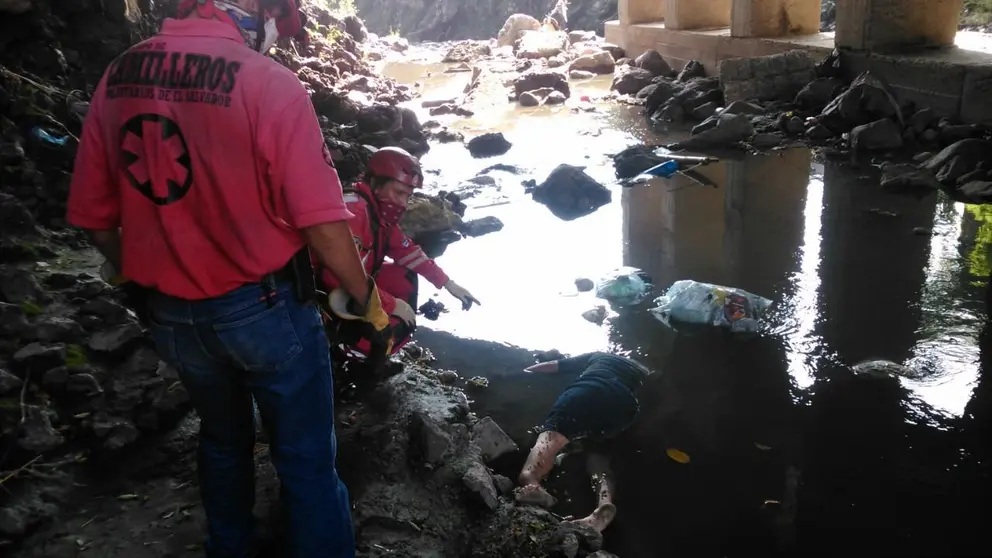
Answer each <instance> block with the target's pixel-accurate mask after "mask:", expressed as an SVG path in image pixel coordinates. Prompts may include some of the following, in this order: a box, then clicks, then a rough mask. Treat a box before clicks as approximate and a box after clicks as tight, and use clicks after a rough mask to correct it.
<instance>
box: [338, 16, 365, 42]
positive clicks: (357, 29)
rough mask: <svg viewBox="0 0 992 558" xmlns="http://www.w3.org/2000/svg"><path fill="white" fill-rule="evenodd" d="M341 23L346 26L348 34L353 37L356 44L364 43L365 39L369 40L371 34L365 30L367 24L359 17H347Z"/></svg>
mask: <svg viewBox="0 0 992 558" xmlns="http://www.w3.org/2000/svg"><path fill="white" fill-rule="evenodd" d="M341 22H342V23H343V24H344V28H345V31H347V32H348V34H349V35H351V38H352V39H354V40H355V41H356V42H359V43H364V42H365V39H367V38H368V36H369V32H368V29H366V28H365V22H364V21H362V20H361V18H359V17H358V16H356V15H354V14H349V15H346V16H344V19H342V20H341Z"/></svg>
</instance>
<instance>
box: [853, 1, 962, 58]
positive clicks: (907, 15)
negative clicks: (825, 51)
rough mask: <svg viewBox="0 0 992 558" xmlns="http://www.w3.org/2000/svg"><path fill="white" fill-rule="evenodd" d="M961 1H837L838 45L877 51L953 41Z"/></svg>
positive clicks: (939, 44) (943, 43) (936, 44)
mask: <svg viewBox="0 0 992 558" xmlns="http://www.w3.org/2000/svg"><path fill="white" fill-rule="evenodd" d="M963 5H964V0H837V31H836V34H835V41H836V44H837V46H838V47H842V48H844V47H846V48H850V49H854V50H870V51H877V52H884V51H893V50H898V49H901V48H905V47H914V46H916V47H922V46H943V45H951V44H954V37H955V35H956V34H957V31H958V18H959V17H960V16H961V9H962V7H963Z"/></svg>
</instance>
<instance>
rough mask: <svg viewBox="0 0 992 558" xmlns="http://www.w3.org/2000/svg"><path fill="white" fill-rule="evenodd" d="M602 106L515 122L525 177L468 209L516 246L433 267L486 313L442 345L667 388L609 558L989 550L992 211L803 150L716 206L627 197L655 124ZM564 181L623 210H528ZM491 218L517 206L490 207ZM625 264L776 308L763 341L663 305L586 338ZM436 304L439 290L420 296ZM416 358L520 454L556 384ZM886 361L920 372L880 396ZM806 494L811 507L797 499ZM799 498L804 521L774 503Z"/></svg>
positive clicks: (658, 195) (682, 196)
mask: <svg viewBox="0 0 992 558" xmlns="http://www.w3.org/2000/svg"><path fill="white" fill-rule="evenodd" d="M466 79H467V78H466ZM452 83H454V82H452ZM451 87H455V86H454V85H452V86H451ZM601 109H602V110H601V112H600V113H598V114H585V113H578V114H568V113H567V109H553V110H552V109H539V110H530V111H521V112H517V113H514V114H515V115H516V117H515V119H514V120H513V121H512V122H504V123H502V124H500V126H501V129H504V130H506V133H507V137H508V138H509V139H510V141H511V142H513V143H514V147H513V149H511V150H510V152H509V153H508V154H507V155H506V156H505V157H502V158H500V159H499V162H503V163H507V164H512V165H517V166H520V167H521V168H523V169H526V170H525V173H524V175H520V176H516V175H512V174H509V173H498V174H494V175H493V176H495V177H497V180H498V185H497V186H496V187H495V189H496V190H497V191H496V192H493V191H491V192H488V193H486V194H484V195H482V196H480V197H479V198H473V199H470V200H468V201H469V206H470V209H469V212H468V214H467V215H466V217H468V218H473V217H479V216H484V215H495V216H496V217H498V218H500V219H501V220H502V221H503V222H504V224H505V228H504V229H503V230H502V231H501V232H498V233H495V234H492V235H488V236H484V237H481V238H477V239H466V240H462V241H460V242H457V243H455V244H454V245H452V246H451V247H450V248H449V249H448V251H447V252H446V253H445V254H444V255H443V256H442V257H441V258H440V259H439V263H440V264H441V265H442V266H443V267H445V269H446V270H447V271H448V272H449V274H450V275H451V276H452V277H454V278H455V279H456V280H457V281H458V282H459V283H461V284H463V285H466V286H467V287H468V288H470V289H472V291H473V292H474V293H475V294H476V295H477V296H478V297H479V298H480V299H481V300H482V301H483V306H482V307H480V308H477V309H473V310H472V311H470V312H461V311H458V310H453V311H452V312H451V313H449V314H445V315H442V317H441V319H440V320H439V321H438V322H434V323H426V324H425V325H427V327H430V328H432V329H437V330H442V331H447V332H452V333H455V334H457V335H459V336H463V337H470V338H476V339H485V340H492V341H496V342H498V343H506V344H512V345H518V346H522V347H527V348H533V349H550V348H557V349H559V350H561V351H563V352H566V353H579V352H584V351H589V350H597V349H608V348H614V349H617V350H619V351H621V352H624V353H628V354H633V355H635V356H638V357H640V358H641V359H642V360H643V361H645V362H646V363H647V364H649V365H650V366H652V367H655V368H657V369H659V370H661V371H662V372H664V373H663V374H662V375H659V376H656V377H653V378H652V381H651V383H650V384H649V385H648V386H646V388H645V390H644V392H643V395H642V404H643V408H644V412H643V415H642V417H641V419H640V420H639V421H638V423H637V424H636V425H635V427H634V428H633V429H632V430H631V431H630V432H629V435H628V436H627V437H626V438H625V439H624V441H623V449H622V450H621V453H622V455H621V459H620V461H619V463H618V464H617V466H616V469H617V471H616V472H617V474H618V475H619V477H620V479H621V482H620V486H619V487H618V507H619V509H620V515H619V516H618V521H617V522H616V523H615V524H614V527H611V530H610V531H609V533H608V537H607V543H608V545H609V548H610V549H611V550H612V551H614V552H616V553H618V554H619V555H621V556H625V557H627V558H630V557H639V556H644V557H649V556H650V557H653V556H657V555H658V554H659V551H658V549H659V548H664V549H665V553H674V554H683V555H693V556H725V555H741V554H744V553H745V552H764V553H766V554H767V553H778V552H781V551H788V550H793V551H797V552H799V553H800V554H802V555H810V549H816V550H815V552H814V554H818V553H823V554H825V555H835V554H839V553H841V552H847V553H849V552H851V551H852V550H851V549H852V548H854V549H855V551H854V553H855V554H858V555H860V554H869V555H870V554H876V555H877V554H882V555H893V554H897V555H898V554H902V555H906V554H908V553H913V554H930V555H954V554H955V553H956V554H959V555H960V554H968V553H969V552H967V548H966V545H965V541H972V540H975V537H976V535H975V533H976V532H974V531H972V532H969V531H967V527H971V526H975V525H977V524H978V521H977V519H975V517H976V516H975V514H972V513H969V512H968V511H967V510H965V509H963V508H962V502H971V503H974V504H975V505H979V504H981V505H983V506H987V504H985V503H984V501H983V500H981V499H980V498H979V497H978V496H971V495H967V494H965V495H962V494H961V492H962V490H964V489H961V488H959V483H961V482H963V480H962V479H968V480H969V481H970V482H971V481H974V482H977V480H981V479H985V480H981V482H982V483H983V484H981V485H980V486H988V480H987V475H988V465H987V462H985V461H981V460H982V459H987V458H988V457H989V456H990V453H989V451H988V443H987V442H986V441H984V440H986V438H987V434H988V430H989V428H988V418H989V417H988V415H987V413H988V410H987V409H988V408H989V402H990V400H989V399H988V394H989V393H992V390H990V389H989V385H990V384H989V382H988V380H987V379H986V380H984V381H983V380H982V379H981V376H980V367H979V362H980V361H981V360H982V359H984V361H985V362H988V361H989V358H990V357H989V350H988V341H987V339H988V338H989V336H990V335H992V334H990V333H989V332H988V330H987V329H986V330H984V331H983V327H984V323H985V321H986V316H987V315H988V309H987V302H986V300H985V297H986V296H988V294H987V292H988V291H987V287H986V285H987V281H988V275H989V270H990V259H989V245H990V244H992V210H990V209H988V208H987V207H984V206H983V207H978V206H966V205H962V204H957V203H953V202H949V201H946V200H943V199H941V198H940V197H938V196H931V197H929V198H926V199H924V200H922V201H921V200H916V199H909V198H900V197H895V196H891V195H889V194H887V193H885V192H883V191H882V190H881V189H880V188H879V187H878V182H877V176H875V175H873V174H867V173H866V174H865V175H864V176H862V175H859V174H857V173H853V172H851V171H850V170H847V169H845V168H843V167H839V166H837V165H834V164H830V163H821V162H817V161H814V160H813V159H812V157H811V155H810V153H809V152H808V151H807V150H804V149H792V150H786V151H782V152H777V153H774V154H768V155H749V156H746V157H742V158H739V159H725V160H723V161H721V162H720V163H718V164H714V165H710V166H707V167H704V168H702V169H701V172H702V173H703V174H704V175H705V176H706V178H707V179H709V180H711V181H712V182H713V183H714V184H716V187H715V188H709V187H703V186H699V185H696V184H693V183H691V181H689V180H687V179H685V178H683V177H675V178H674V179H672V180H657V181H654V182H653V183H651V184H649V185H647V186H642V187H636V188H631V189H622V188H620V187H619V186H618V185H617V184H616V182H615V180H614V179H613V172H612V167H611V164H610V160H609V158H608V157H605V156H604V153H608V152H616V151H619V150H620V149H622V148H623V147H625V146H626V145H629V144H630V143H631V142H634V141H646V142H649V143H656V142H657V138H652V137H649V135H647V134H646V132H644V131H643V130H642V129H641V128H640V127H641V126H643V119H642V118H641V117H640V116H639V115H636V114H633V113H632V112H631V111H628V110H626V109H625V108H623V107H606V106H603V107H601ZM508 112H509V111H508ZM566 114H567V116H566ZM460 125H462V126H470V125H472V124H468V123H466V122H462V123H461V124H460ZM424 163H425V165H426V166H427V167H428V168H430V169H435V170H437V171H438V173H439V174H438V175H437V178H436V180H435V182H434V186H435V187H438V188H440V187H446V188H450V187H451V186H452V185H456V184H458V183H460V182H461V181H463V180H466V179H467V178H470V177H471V176H473V175H474V174H475V173H477V172H479V171H480V170H481V169H482V168H484V167H486V166H489V165H490V164H492V163H493V160H484V161H477V160H473V159H471V157H469V156H468V154H467V152H466V151H465V149H464V148H463V147H462V146H460V145H446V146H436V147H435V148H433V149H432V151H431V152H430V153H429V154H428V155H427V156H425V157H424ZM560 163H571V164H577V165H586V166H587V169H586V170H587V172H588V173H589V174H590V175H592V176H593V177H595V178H596V179H597V180H600V181H601V182H603V183H604V184H606V185H607V186H608V187H609V188H610V189H611V190H612V191H613V199H614V200H615V201H614V203H612V204H609V205H607V206H604V207H602V208H600V209H599V210H598V211H596V212H595V213H593V214H591V215H588V216H585V217H582V218H579V219H575V220H574V221H569V222H564V221H561V220H559V219H557V218H555V217H554V216H552V215H551V214H550V212H549V211H548V210H547V209H546V208H545V207H543V206H541V205H539V204H537V203H535V202H533V201H532V200H531V199H529V197H528V196H526V195H525V194H524V193H523V187H522V186H521V185H520V181H521V180H523V179H525V178H534V179H536V180H538V181H540V180H542V179H543V178H544V177H545V176H546V175H547V172H549V171H550V170H551V169H552V168H554V167H555V166H557V165H558V164H560ZM495 198H498V199H499V200H500V201H501V202H504V203H503V204H502V205H495V206H494V205H492V203H493V199H495ZM927 231H932V234H923V233H926V232H927ZM620 265H630V266H634V267H639V268H641V269H644V270H645V271H647V272H648V274H649V275H651V276H652V277H653V278H654V280H655V283H656V287H657V288H656V291H655V292H654V293H653V294H654V295H658V294H661V292H662V291H663V290H664V289H665V288H667V287H668V286H669V285H670V284H671V283H672V282H674V281H676V280H679V279H696V280H699V281H709V282H716V283H722V284H726V285H730V286H735V287H740V288H743V289H747V290H749V291H751V292H754V293H756V294H759V295H762V296H766V297H768V298H771V299H773V300H775V301H776V306H775V310H774V312H773V314H772V316H771V317H770V320H769V322H770V325H769V329H768V331H765V332H763V333H762V334H761V335H759V336H750V337H748V336H733V335H730V334H727V333H726V332H723V331H718V330H712V329H708V328H701V329H698V330H692V331H680V332H678V333H677V332H674V331H672V330H670V329H668V328H666V327H665V326H663V325H662V324H660V323H659V322H658V321H657V320H655V319H654V318H653V317H652V316H651V315H650V314H649V313H648V312H646V309H647V308H648V307H649V306H650V302H648V303H645V304H642V305H640V306H637V307H632V308H621V309H615V310H614V311H612V312H611V314H610V316H609V318H608V319H607V321H606V323H605V324H604V325H603V326H596V325H593V324H590V323H588V322H586V321H585V320H583V319H582V318H581V313H582V312H583V311H585V310H587V309H589V308H591V307H592V306H593V305H595V304H597V302H598V301H596V300H594V299H593V297H592V295H591V294H588V293H583V294H577V293H575V292H573V289H572V282H573V280H574V279H575V278H577V277H591V278H593V279H595V278H597V277H598V276H600V275H602V274H604V273H606V272H607V271H609V270H610V269H613V268H616V267H618V266H620ZM433 294H434V290H433V289H431V288H429V286H425V287H424V291H423V292H422V293H421V297H422V298H423V299H426V297H429V296H431V295H433ZM442 300H444V298H443V296H442ZM422 338H423V339H425V340H426V342H427V344H428V345H429V346H431V347H432V348H434V349H435V350H436V351H437V352H438V353H439V355H440V356H441V359H440V360H441V365H442V366H451V367H456V368H458V369H459V370H460V371H462V373H463V374H466V375H476V374H486V375H489V376H491V377H492V378H493V379H494V380H496V381H494V382H493V383H492V384H491V386H492V387H491V388H490V390H489V391H488V392H485V393H478V394H475V397H477V399H478V405H477V410H478V411H479V412H480V414H492V415H493V416H494V418H496V420H497V421H499V422H500V423H501V424H503V425H504V426H505V427H506V428H507V430H508V431H509V432H510V433H511V435H514V436H515V437H517V438H518V439H521V441H522V442H524V443H526V442H527V440H525V439H522V438H524V434H523V433H524V432H525V431H526V428H528V427H529V426H531V425H532V424H534V423H535V422H537V421H538V420H540V418H541V415H542V414H543V413H544V412H545V411H546V409H547V406H548V405H550V403H551V401H553V399H554V396H555V394H556V393H557V391H558V390H560V389H561V387H562V385H560V384H561V382H557V383H556V382H555V381H554V380H553V379H550V378H530V377H521V376H519V375H514V373H515V371H516V370H518V369H519V368H520V367H522V366H523V364H524V363H525V362H527V361H528V360H529V358H528V355H526V353H523V352H520V351H512V350H511V349H508V348H506V347H499V348H493V346H492V345H485V344H483V343H476V342H472V343H471V348H470V349H469V350H464V349H459V348H458V346H456V344H455V343H454V342H452V341H451V340H450V339H446V338H441V337H438V336H434V337H432V336H430V335H429V333H427V334H424V335H423V336H422ZM983 339H984V340H985V341H984V342H983V341H982V340H983ZM487 347H488V348H487ZM484 351H488V352H484ZM873 358H881V359H887V360H893V361H895V362H898V363H904V364H908V365H910V366H913V367H916V368H918V369H920V370H923V371H925V372H926V374H925V376H924V378H923V379H922V380H907V379H897V378H893V379H891V380H888V381H886V380H881V381H878V380H871V379H866V378H859V377H855V376H854V375H852V374H851V373H850V370H849V368H848V366H849V365H851V364H854V363H857V362H859V361H862V360H866V359H873ZM986 369H987V365H986ZM986 377H987V374H986ZM973 394H974V398H972V396H973ZM979 398H983V400H982V401H978V399H979ZM969 401H970V402H969ZM668 447H677V448H680V449H682V450H683V451H686V452H687V453H689V454H690V455H691V456H692V458H693V462H692V465H691V466H689V467H686V466H681V465H678V464H674V463H673V462H672V461H671V460H669V459H668V458H667V457H666V456H665V453H664V450H665V449H666V448H668ZM962 448H967V449H962ZM796 474H799V475H801V477H802V488H801V490H800V491H799V493H798V495H797V494H796V491H795V489H794V488H789V487H790V486H794V485H795V483H794V479H795V475H796ZM790 483H791V484H790ZM965 491H967V490H965ZM790 498H793V499H794V500H795V501H796V502H797V506H798V508H797V509H798V512H796V510H795V509H793V510H792V511H791V512H789V513H786V511H785V510H784V506H781V507H776V506H774V505H772V506H765V505H763V503H764V502H765V501H766V500H773V501H778V502H787V501H789V499H790ZM628 510H629V511H628ZM935 510H939V511H935ZM572 511H575V510H572ZM577 511H582V512H583V513H584V512H585V511H588V510H577ZM790 514H791V515H790ZM935 516H936V517H935ZM952 537H959V538H956V539H955V541H957V542H947V540H946V539H949V538H952ZM860 538H863V539H864V542H859V539H860ZM797 540H798V541H799V543H796V541H797ZM793 544H798V546H795V547H794V546H793ZM941 545H944V546H943V547H942V546H941Z"/></svg>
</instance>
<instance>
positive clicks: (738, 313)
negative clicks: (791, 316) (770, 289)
mask: <svg viewBox="0 0 992 558" xmlns="http://www.w3.org/2000/svg"><path fill="white" fill-rule="evenodd" d="M655 304H657V305H658V306H657V307H655V308H652V309H651V312H653V313H654V315H655V317H656V318H658V320H660V321H661V322H662V323H664V324H665V325H667V326H669V327H672V328H674V326H673V325H672V323H671V322H673V321H674V322H683V323H687V324H700V325H714V326H720V327H726V328H729V329H730V330H731V331H734V332H753V331H757V330H758V320H760V319H761V316H762V315H763V314H764V313H765V311H766V310H768V308H769V307H771V305H772V301H771V300H768V299H767V298H764V297H760V296H758V295H755V294H752V293H749V292H747V291H744V290H741V289H734V288H731V287H723V286H720V285H713V284H710V283H700V282H698V281H692V280H689V279H683V280H682V281H676V282H675V283H674V284H672V286H671V287H669V288H668V292H666V293H665V294H663V295H662V296H660V297H658V298H657V299H655Z"/></svg>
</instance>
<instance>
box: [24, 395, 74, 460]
mask: <svg viewBox="0 0 992 558" xmlns="http://www.w3.org/2000/svg"><path fill="white" fill-rule="evenodd" d="M53 414H54V413H53V412H52V411H50V410H48V409H45V408H42V407H39V406H37V405H25V406H24V422H23V423H22V424H21V428H20V436H19V437H18V439H17V444H18V445H19V446H21V447H22V448H24V449H26V450H28V451H31V452H36V453H45V452H48V451H52V450H53V449H55V448H57V447H59V446H61V445H62V443H63V442H65V438H63V437H62V435H61V434H59V433H58V431H57V430H55V428H54V427H52V415H53Z"/></svg>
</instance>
